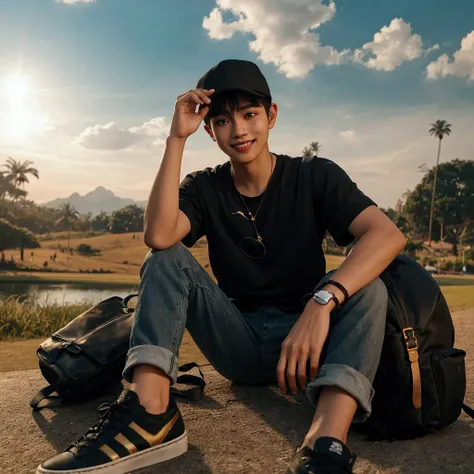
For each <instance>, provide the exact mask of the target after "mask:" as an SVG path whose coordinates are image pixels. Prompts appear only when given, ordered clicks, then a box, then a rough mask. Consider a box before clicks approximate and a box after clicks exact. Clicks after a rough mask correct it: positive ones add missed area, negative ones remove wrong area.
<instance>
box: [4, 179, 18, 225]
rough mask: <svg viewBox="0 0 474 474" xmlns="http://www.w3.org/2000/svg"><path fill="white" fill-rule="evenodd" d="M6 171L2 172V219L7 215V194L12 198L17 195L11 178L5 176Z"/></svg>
mask: <svg viewBox="0 0 474 474" xmlns="http://www.w3.org/2000/svg"><path fill="white" fill-rule="evenodd" d="M5 173H6V172H5V171H0V200H1V201H2V208H1V213H0V215H1V217H4V214H5V198H6V197H7V194H9V195H10V196H11V197H13V196H14V195H15V191H16V189H17V188H16V187H15V185H14V184H13V183H12V180H11V179H10V177H9V176H5Z"/></svg>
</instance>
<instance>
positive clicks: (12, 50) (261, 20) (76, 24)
mask: <svg viewBox="0 0 474 474" xmlns="http://www.w3.org/2000/svg"><path fill="white" fill-rule="evenodd" d="M374 35H375V37H374ZM226 58H242V59H248V60H251V61H254V62H256V63H257V64H258V65H259V67H260V68H261V69H262V71H263V72H264V74H265V75H266V77H267V79H268V82H269V84H270V87H271V89H272V93H273V97H274V101H275V102H276V103H277V104H278V105H279V110H280V113H279V118H278V121H277V126H276V127H275V129H274V130H273V131H272V135H271V140H270V145H271V150H272V151H273V152H275V153H286V154H290V155H299V154H300V153H301V150H302V148H303V147H304V146H305V145H306V144H307V143H308V142H310V141H313V140H317V141H319V142H320V143H321V145H322V150H321V154H322V156H325V157H328V158H331V159H333V160H334V161H336V162H337V163H339V164H340V165H341V166H343V167H344V169H346V171H347V172H348V173H349V174H350V176H351V177H352V178H353V179H354V180H355V181H356V182H357V183H358V184H359V186H360V187H361V189H362V190H363V191H364V192H365V193H366V194H368V195H370V196H371V197H372V198H373V199H374V200H375V201H376V202H377V203H378V204H379V205H381V206H389V205H390V206H394V205H395V203H396V201H397V199H398V198H399V197H400V196H401V194H402V193H403V192H404V191H406V190H407V189H412V188H413V187H414V186H415V185H416V183H417V182H418V181H419V180H420V179H421V174H420V173H418V172H417V167H418V166H419V165H421V164H422V163H427V164H428V165H429V166H431V165H433V164H434V162H435V159H436V151H437V144H436V142H435V140H434V139H433V138H432V137H430V136H429V135H428V133H427V131H428V129H429V125H430V123H432V122H434V121H435V120H436V119H445V120H447V121H448V122H450V123H451V124H452V125H453V133H452V135H451V136H450V137H447V138H446V139H445V140H443V154H442V161H448V160H451V159H454V158H464V159H474V156H473V155H474V139H473V138H472V132H473V131H474V107H473V106H474V3H473V2H471V1H469V0H459V1H457V2H453V3H452V4H448V3H446V2H441V1H440V0H417V1H416V2H413V1H409V0H398V1H383V0H380V1H378V2H374V1H373V0H371V1H369V0H357V1H354V0H352V1H350V0H336V1H335V3H330V2H328V1H323V2H321V1H319V0H299V1H298V2H294V1H291V0H242V1H237V0H233V1H231V0H218V1H216V0H199V1H196V0H175V1H173V2H169V1H165V0H96V1H90V0H89V1H81V0H62V1H59V0H58V1H55V0H40V1H39V0H2V8H1V15H0V83H1V84H2V87H1V93H2V96H1V97H0V106H1V108H0V157H1V159H2V160H3V159H4V158H6V157H7V156H13V157H15V158H18V159H22V160H23V159H30V160H32V161H34V163H35V166H36V167H37V168H38V169H39V172H40V176H41V178H40V180H39V181H37V182H36V180H35V182H32V183H31V185H30V186H29V190H30V195H31V198H32V199H35V200H36V201H38V202H44V201H47V200H50V199H52V198H54V197H57V196H61V197H64V196H67V195H69V194H71V193H72V192H74V191H77V192H79V193H81V194H83V193H86V192H88V191H90V190H91V189H92V188H94V187H96V186H99V185H102V186H105V187H107V188H109V189H112V190H113V191H114V192H115V193H117V194H119V195H121V196H124V197H131V198H135V199H146V198H147V196H148V193H149V190H150V186H151V184H152V181H153V178H154V175H155V173H156V171H157V169H158V167H159V164H160V160H161V155H162V152H163V139H164V138H165V137H166V133H167V131H168V128H169V123H170V121H171V117H172V113H173V107H174V101H175V98H176V96H177V95H178V94H180V93H181V92H184V91H186V90H188V89H190V88H192V87H194V86H195V84H196V81H197V79H198V78H199V77H200V76H201V75H202V74H203V73H204V72H205V71H206V70H207V69H209V68H210V67H212V66H213V65H214V64H216V63H217V62H219V61H220V60H222V59H226ZM226 159H227V158H226V156H225V155H223V154H222V152H220V150H219V149H218V148H217V146H216V145H215V144H214V143H213V142H211V141H210V140H209V138H208V137H207V136H206V135H205V133H204V132H203V131H199V132H198V133H196V134H195V135H194V136H193V137H192V138H191V139H190V140H189V142H188V146H187V149H186V151H185V157H184V160H183V168H182V175H183V176H184V174H186V173H187V172H190V171H192V170H195V169H201V168H204V167H206V166H214V165H216V164H218V163H221V162H224V161H226Z"/></svg>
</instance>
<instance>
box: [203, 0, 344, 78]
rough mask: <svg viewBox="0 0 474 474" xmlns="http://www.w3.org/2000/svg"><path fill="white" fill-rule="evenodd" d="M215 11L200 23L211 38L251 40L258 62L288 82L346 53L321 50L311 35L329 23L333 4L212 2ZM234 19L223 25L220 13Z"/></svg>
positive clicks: (251, 0)
mask: <svg viewBox="0 0 474 474" xmlns="http://www.w3.org/2000/svg"><path fill="white" fill-rule="evenodd" d="M216 3H217V7H216V8H215V9H214V10H212V12H211V13H210V14H209V16H208V17H205V18H204V20H203V27H204V28H205V29H206V30H207V31H208V34H209V36H210V37H211V38H214V39H218V40H223V39H230V38H232V36H233V35H234V34H235V33H237V32H240V33H244V34H251V35H253V36H254V37H255V39H254V40H253V41H251V42H250V43H249V48H250V50H251V51H254V52H255V53H257V54H258V57H259V59H260V60H262V61H263V62H264V63H267V64H269V63H270V64H275V65H276V66H277V67H278V70H279V71H280V72H281V73H283V74H285V75H286V76H287V77H289V78H301V77H305V76H306V75H307V74H308V73H309V71H311V70H312V69H313V68H314V67H315V66H316V65H317V64H327V65H333V64H340V63H342V62H343V61H344V60H345V58H346V56H347V54H348V51H342V52H339V51H337V50H336V49H334V48H333V47H332V46H322V45H321V44H320V41H319V35H318V34H317V33H316V32H315V31H314V30H316V29H317V28H319V26H321V25H322V24H323V23H326V22H327V21H330V20H331V19H332V18H333V16H334V14H335V12H336V5H335V3H334V2H332V1H331V2H329V4H327V5H324V4H323V3H322V0H299V1H298V2H294V1H293V0H260V1H258V2H256V1H255V0H241V1H239V2H235V1H234V0H216ZM225 12H230V13H232V14H234V15H235V16H236V19H235V20H234V21H230V22H224V20H223V17H222V13H225Z"/></svg>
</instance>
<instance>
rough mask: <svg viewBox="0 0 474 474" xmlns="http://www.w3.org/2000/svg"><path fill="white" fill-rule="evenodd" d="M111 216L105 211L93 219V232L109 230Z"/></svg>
mask: <svg viewBox="0 0 474 474" xmlns="http://www.w3.org/2000/svg"><path fill="white" fill-rule="evenodd" d="M109 221H110V215H109V214H107V212H105V211H100V214H98V215H97V216H95V217H94V219H92V230H95V231H103V230H107V229H108V228H109Z"/></svg>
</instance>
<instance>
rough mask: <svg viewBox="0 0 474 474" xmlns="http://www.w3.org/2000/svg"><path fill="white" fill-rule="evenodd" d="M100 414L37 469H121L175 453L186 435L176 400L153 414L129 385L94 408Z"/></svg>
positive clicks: (59, 472) (75, 472)
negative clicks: (59, 452)
mask: <svg viewBox="0 0 474 474" xmlns="http://www.w3.org/2000/svg"><path fill="white" fill-rule="evenodd" d="M97 416H98V417H99V418H100V420H99V421H98V422H97V423H96V424H95V425H94V426H93V427H92V428H90V429H89V430H88V431H87V432H86V433H85V434H84V435H83V436H82V437H81V438H80V439H79V440H78V441H76V442H75V443H72V444H71V445H70V446H69V447H68V448H66V450H65V451H64V452H63V453H61V454H58V455H56V456H54V457H52V458H51V459H48V460H47V461H44V462H43V463H42V464H41V465H40V466H39V467H38V469H37V471H36V474H69V473H71V474H82V473H84V474H94V473H100V474H125V473H128V472H130V471H134V470H136V469H141V468H143V467H147V466H151V465H153V464H157V463H161V462H163V461H167V460H168V459H171V458H174V457H177V456H180V455H181V454H184V453H185V452H186V451H187V450H188V437H187V433H186V430H185V428H184V423H183V419H182V418H181V414H180V412H179V409H178V406H177V405H176V401H175V400H174V398H173V397H171V399H170V405H169V407H168V410H167V411H166V412H165V413H163V414H161V415H152V414H151V413H148V412H147V411H146V410H145V408H144V407H143V406H142V405H140V402H139V399H138V395H137V394H136V393H135V392H134V391H133V390H123V391H122V393H121V394H120V396H119V398H118V399H117V400H116V401H115V402H114V403H112V404H110V403H103V404H102V405H100V406H99V409H98V410H97Z"/></svg>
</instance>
